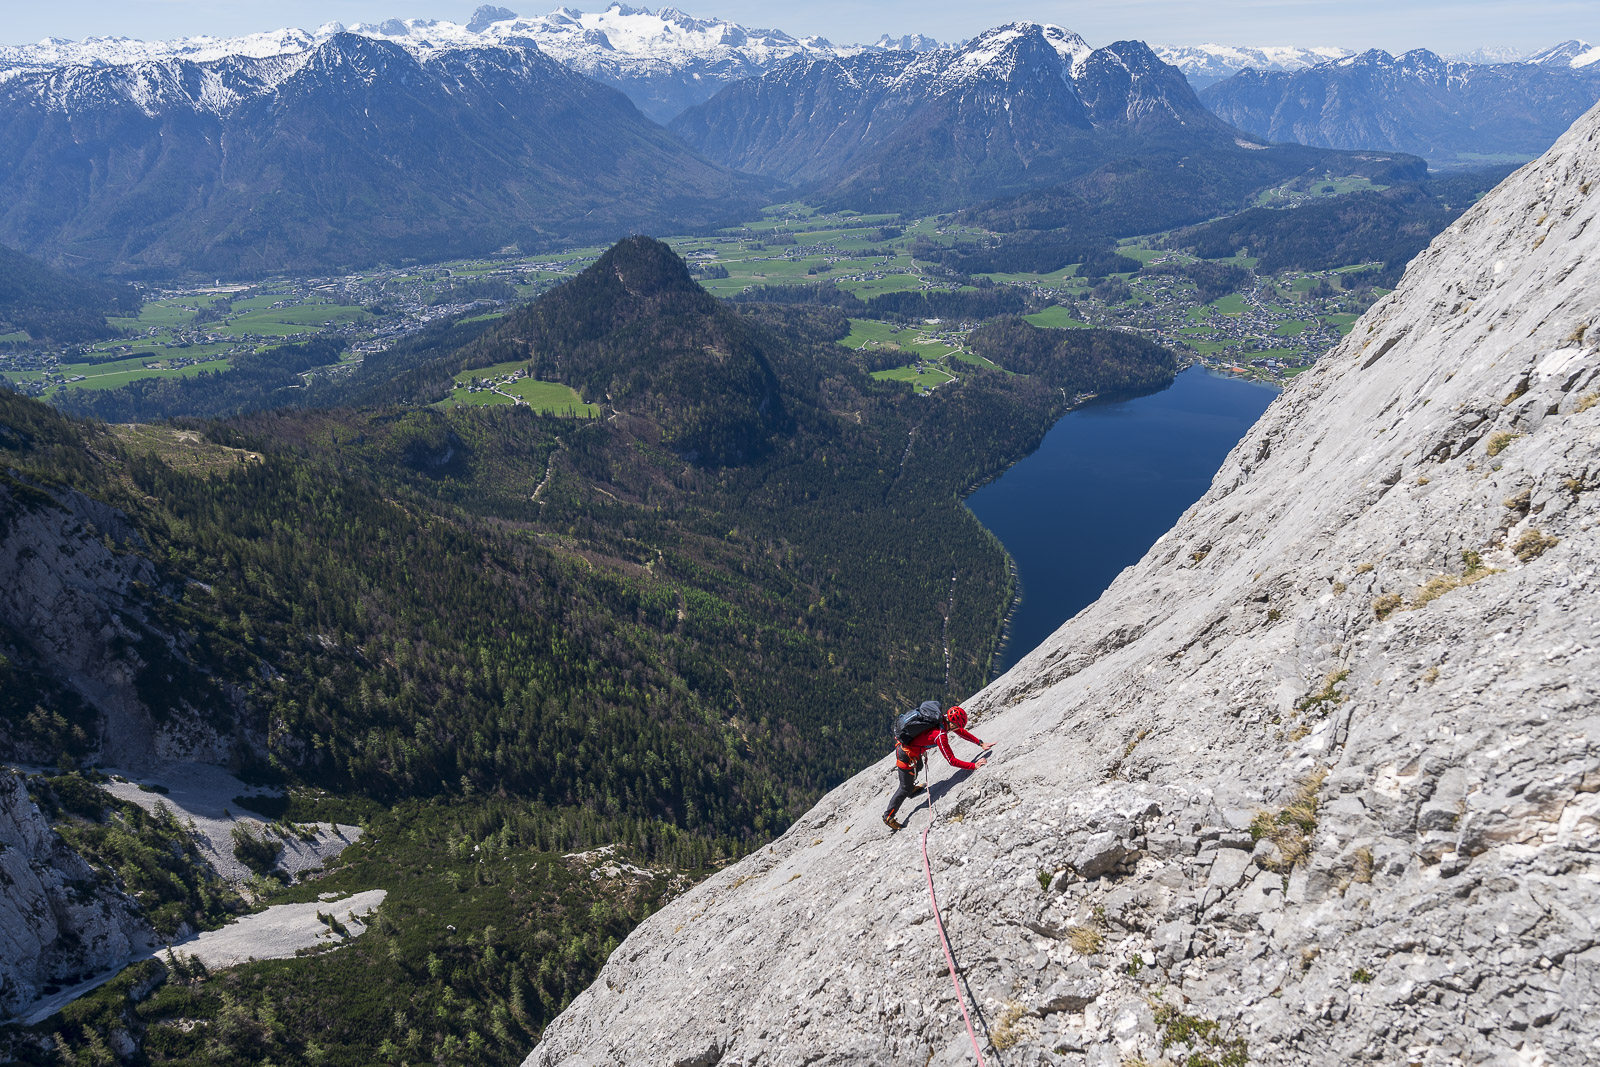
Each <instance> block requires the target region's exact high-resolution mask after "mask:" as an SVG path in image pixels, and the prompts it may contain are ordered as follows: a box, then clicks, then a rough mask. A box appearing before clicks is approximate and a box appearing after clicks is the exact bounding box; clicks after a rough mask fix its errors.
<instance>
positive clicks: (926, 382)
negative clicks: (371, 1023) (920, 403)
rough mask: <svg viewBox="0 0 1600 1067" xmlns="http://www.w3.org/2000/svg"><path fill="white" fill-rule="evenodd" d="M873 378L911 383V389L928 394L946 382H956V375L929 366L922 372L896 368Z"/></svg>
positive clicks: (884, 371) (879, 373)
mask: <svg viewBox="0 0 1600 1067" xmlns="http://www.w3.org/2000/svg"><path fill="white" fill-rule="evenodd" d="M872 376H873V377H874V378H876V379H878V380H879V381H880V382H883V381H888V382H910V383H911V388H912V389H914V390H915V391H917V392H919V393H926V392H927V391H928V390H930V389H935V388H937V387H939V386H941V385H943V384H944V383H945V382H951V381H955V375H953V374H947V373H945V372H944V371H942V370H939V369H938V368H937V367H933V366H929V365H927V364H924V365H923V367H922V368H921V369H920V370H919V369H918V368H916V367H895V368H894V369H893V370H880V371H876V372H874V373H873V375H872Z"/></svg>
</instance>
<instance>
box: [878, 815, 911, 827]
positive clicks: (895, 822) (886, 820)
mask: <svg viewBox="0 0 1600 1067" xmlns="http://www.w3.org/2000/svg"><path fill="white" fill-rule="evenodd" d="M883 825H885V826H887V827H888V828H889V829H891V830H904V829H905V828H906V824H905V823H903V822H901V821H900V820H899V819H896V818H895V817H894V816H893V815H887V814H886V815H884V817H883Z"/></svg>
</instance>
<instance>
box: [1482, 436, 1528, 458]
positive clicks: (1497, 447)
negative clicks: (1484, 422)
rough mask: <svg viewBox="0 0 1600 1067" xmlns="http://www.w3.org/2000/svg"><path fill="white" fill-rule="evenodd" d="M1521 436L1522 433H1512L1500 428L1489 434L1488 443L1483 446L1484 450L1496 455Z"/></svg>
mask: <svg viewBox="0 0 1600 1067" xmlns="http://www.w3.org/2000/svg"><path fill="white" fill-rule="evenodd" d="M1521 436H1522V434H1520V433H1512V432H1511V431H1509V430H1501V431H1500V432H1499V433H1493V434H1490V435H1489V443H1488V444H1487V445H1485V446H1484V451H1485V452H1487V453H1488V454H1489V455H1491V456H1498V455H1499V454H1500V453H1502V452H1504V451H1505V450H1506V448H1507V447H1508V446H1509V445H1510V444H1511V442H1512V441H1515V440H1516V439H1517V438H1519V437H1521Z"/></svg>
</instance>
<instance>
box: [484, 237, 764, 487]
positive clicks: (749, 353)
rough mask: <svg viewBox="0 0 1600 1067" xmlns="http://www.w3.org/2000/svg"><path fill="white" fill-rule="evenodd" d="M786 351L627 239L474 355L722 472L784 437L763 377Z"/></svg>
mask: <svg viewBox="0 0 1600 1067" xmlns="http://www.w3.org/2000/svg"><path fill="white" fill-rule="evenodd" d="M785 345H786V342H785V341H784V340H783V339H782V338H780V337H778V336H777V335H776V334H774V333H772V332H771V331H769V330H765V329H762V328H760V327H758V326H756V325H755V324H753V323H751V322H750V321H749V320H746V319H743V318H741V317H740V316H739V315H738V314H737V313H735V312H734V311H733V310H732V309H731V308H729V307H728V306H726V305H725V304H723V303H722V302H721V301H719V300H717V299H716V298H715V297H713V296H711V295H710V294H709V293H707V292H706V291H705V290H704V289H702V288H700V286H699V284H698V283H696V282H695V280H694V279H693V278H692V277H690V275H689V270H688V267H686V266H685V265H684V262H683V261H682V260H681V259H679V258H678V256H677V255H676V254H675V253H674V252H673V251H672V249H671V248H670V247H668V246H667V245H666V244H664V243H662V242H660V241H657V240H654V239H652V238H649V237H630V238H628V239H627V240H624V241H620V242H618V243H617V244H616V245H615V246H613V247H612V248H611V249H610V250H609V251H608V252H606V254H605V255H603V256H602V257H600V259H599V261H597V262H596V263H595V264H594V265H593V266H591V267H589V268H588V269H587V270H585V271H584V272H583V273H582V274H580V275H579V276H578V277H577V278H575V279H573V281H571V282H570V283H568V284H566V285H563V286H562V287H560V288H559V289H557V290H555V291H554V292H552V293H550V294H549V295H547V296H546V297H544V298H543V299H541V300H538V301H535V302H534V303H532V304H530V305H528V306H527V307H525V308H523V309H521V310H519V311H518V312H516V313H514V314H513V315H512V316H510V318H509V320H508V321H507V322H506V324H505V325H504V326H502V327H501V328H500V329H499V330H498V331H496V332H495V333H494V334H493V335H491V336H490V337H488V338H486V339H485V340H484V342H483V343H482V344H481V345H479V346H476V348H475V349H474V350H473V355H474V358H476V359H481V360H482V361H483V363H484V364H485V365H487V364H490V363H499V362H503V361H504V360H506V359H510V358H519V357H523V358H527V359H529V360H530V362H531V365H532V369H533V373H534V376H535V377H538V378H542V379H549V380H554V381H559V382H564V383H566V384H567V385H571V386H573V387H574V388H576V389H577V390H578V391H579V393H580V394H582V396H583V399H584V400H585V401H587V402H590V403H609V405H610V406H611V407H612V408H613V409H614V410H617V411H623V412H627V413H630V414H638V415H644V416H647V417H649V418H651V419H652V420H654V421H655V422H656V423H657V425H658V426H659V428H660V430H661V434H662V443H663V444H664V445H666V446H667V447H668V448H671V449H673V450H674V451H676V452H678V453H680V454H682V455H685V456H686V457H688V458H690V459H691V460H694V461H699V462H706V463H713V464H721V463H734V462H740V461H743V460H746V459H750V458H752V457H754V456H757V455H760V454H763V453H765V452H766V451H768V450H769V449H770V447H771V439H772V436H773V435H774V434H776V433H778V432H781V431H783V430H785V429H787V428H788V426H789V419H788V416H787V412H786V411H785V409H784V403H783V399H782V397H781V396H780V395H779V390H778V380H777V377H776V375H775V374H774V372H773V368H772V359H773V358H774V356H775V355H776V354H777V352H778V350H779V349H781V348H783V347H785Z"/></svg>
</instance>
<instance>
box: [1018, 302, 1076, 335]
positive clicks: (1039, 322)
mask: <svg viewBox="0 0 1600 1067" xmlns="http://www.w3.org/2000/svg"><path fill="white" fill-rule="evenodd" d="M1023 317H1024V318H1025V319H1026V320H1027V321H1029V322H1031V323H1033V324H1034V325H1035V326H1049V327H1054V328H1056V329H1062V330H1087V329H1089V324H1088V323H1087V322H1081V321H1079V320H1078V319H1075V318H1073V317H1072V314H1071V312H1069V311H1068V310H1067V309H1066V308H1064V307H1061V306H1060V305H1057V306H1055V307H1047V308H1045V309H1044V310H1043V311H1036V312H1034V313H1033V314H1032V315H1025V316H1023Z"/></svg>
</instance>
